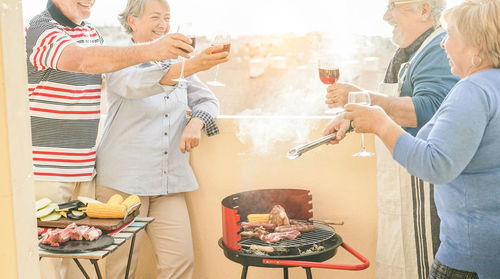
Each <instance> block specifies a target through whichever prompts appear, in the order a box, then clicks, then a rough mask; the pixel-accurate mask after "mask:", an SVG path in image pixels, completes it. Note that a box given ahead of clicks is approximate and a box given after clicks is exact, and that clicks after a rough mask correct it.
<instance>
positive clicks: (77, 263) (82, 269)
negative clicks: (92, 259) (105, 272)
mask: <svg viewBox="0 0 500 279" xmlns="http://www.w3.org/2000/svg"><path fill="white" fill-rule="evenodd" d="M73 261H74V262H75V263H76V265H77V266H78V268H79V269H80V271H81V272H82V273H83V276H85V278H86V279H90V276H89V275H88V274H87V272H86V271H85V269H84V268H83V266H82V264H81V263H80V261H78V259H76V258H73Z"/></svg>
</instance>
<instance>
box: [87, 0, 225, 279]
mask: <svg viewBox="0 0 500 279" xmlns="http://www.w3.org/2000/svg"><path fill="white" fill-rule="evenodd" d="M119 19H120V22H121V23H122V25H123V27H124V28H125V30H126V31H127V32H128V33H130V34H131V35H132V42H131V43H143V42H148V41H152V40H155V39H157V38H159V37H161V36H163V35H164V34H166V33H167V32H168V31H169V28H170V25H169V20H170V9H169V6H168V4H167V2H166V1H165V0H129V1H128V3H127V7H126V8H125V10H124V12H123V13H122V14H120V16H119ZM221 50H222V46H215V47H211V48H208V49H206V50H204V51H202V52H201V53H200V54H198V55H196V56H194V57H193V58H191V59H188V60H186V62H185V67H184V73H185V75H186V76H187V78H186V79H187V82H183V83H179V84H176V83H175V82H174V81H173V80H172V79H175V78H178V77H179V74H180V68H181V65H180V63H179V62H178V61H171V60H165V61H156V62H148V63H143V64H140V65H136V66H132V67H129V68H126V69H123V70H121V71H117V72H114V73H109V74H107V75H106V81H107V101H108V113H107V119H106V122H105V128H104V132H103V136H102V140H101V143H100V145H99V148H98V151H97V163H96V168H97V177H96V185H97V187H96V197H97V199H99V200H101V201H104V202H105V201H107V200H108V199H109V197H110V196H112V195H113V194H120V195H122V196H124V197H125V196H127V195H130V194H136V195H138V196H140V198H141V204H142V205H141V208H140V215H142V216H153V217H155V221H154V222H153V223H152V224H150V225H149V226H148V228H147V230H146V233H147V234H148V236H149V238H150V240H151V242H152V245H153V249H154V252H155V255H156V259H157V273H158V276H157V278H165V279H166V278H186V279H189V278H191V277H192V273H193V260H194V255H193V246H192V239H191V229H190V224H189V214H188V210H187V207H186V202H185V199H184V193H185V192H188V191H193V190H195V189H197V188H198V184H197V182H196V178H195V176H194V174H193V170H192V169H191V166H190V165H189V151H191V150H192V149H193V148H195V147H196V146H198V144H199V141H200V136H201V130H205V132H206V134H207V135H208V136H211V135H215V134H217V133H218V129H217V125H216V123H215V121H214V118H215V117H216V115H217V113H218V110H219V103H218V101H217V99H216V98H215V96H214V94H213V93H212V92H211V91H210V90H209V89H208V88H207V87H206V86H205V85H204V84H203V83H202V82H201V81H200V80H199V79H198V78H197V77H196V75H193V74H194V73H196V72H199V71H204V70H207V69H210V68H211V67H213V66H215V65H217V64H220V63H223V62H226V61H228V59H227V56H228V52H220V53H217V52H218V51H221ZM213 52H215V54H212V53H213ZM188 109H191V115H190V117H189V118H187V117H186V110H188ZM186 151H187V152H186ZM141 238H142V236H139V235H138V238H137V239H136V243H135V248H139V247H140V243H141ZM127 252H128V249H119V251H117V252H116V253H113V254H112V255H110V256H109V257H108V258H107V264H106V274H107V278H123V277H124V273H125V266H126V263H127V260H126V257H127ZM133 255H134V258H133V261H132V265H131V276H130V277H131V278H133V277H134V271H135V266H136V262H137V256H138V255H139V253H138V249H134V252H133Z"/></svg>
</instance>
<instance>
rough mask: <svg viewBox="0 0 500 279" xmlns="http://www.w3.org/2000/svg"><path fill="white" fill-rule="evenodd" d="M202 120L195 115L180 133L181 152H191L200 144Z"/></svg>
mask: <svg viewBox="0 0 500 279" xmlns="http://www.w3.org/2000/svg"><path fill="white" fill-rule="evenodd" d="M203 125H204V123H203V121H202V120H201V119H199V118H197V117H194V118H191V120H190V121H189V123H188V124H187V126H186V128H184V132H183V133H182V137H181V143H180V146H179V147H180V148H181V152H182V153H185V152H186V151H187V152H191V150H192V149H194V148H195V147H197V146H198V144H200V137H201V129H202V128H203Z"/></svg>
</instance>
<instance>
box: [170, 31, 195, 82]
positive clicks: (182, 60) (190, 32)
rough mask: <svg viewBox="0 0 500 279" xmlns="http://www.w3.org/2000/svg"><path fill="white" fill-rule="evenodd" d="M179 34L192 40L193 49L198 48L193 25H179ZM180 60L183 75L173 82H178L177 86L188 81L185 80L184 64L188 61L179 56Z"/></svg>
mask: <svg viewBox="0 0 500 279" xmlns="http://www.w3.org/2000/svg"><path fill="white" fill-rule="evenodd" d="M177 32H182V33H183V34H184V35H185V36H186V37H188V38H190V39H191V46H192V47H193V48H195V46H196V35H195V33H194V31H193V28H192V26H191V24H189V23H185V24H183V25H179V26H178V28H177ZM179 59H180V60H181V62H182V65H181V73H180V76H179V78H176V79H173V81H175V82H177V85H180V83H184V82H187V80H186V79H185V78H184V62H185V61H186V60H185V59H184V57H182V56H179Z"/></svg>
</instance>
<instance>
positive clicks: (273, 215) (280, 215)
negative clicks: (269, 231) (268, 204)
mask: <svg viewBox="0 0 500 279" xmlns="http://www.w3.org/2000/svg"><path fill="white" fill-rule="evenodd" d="M269 223H271V224H275V225H276V226H283V225H285V226H287V225H290V221H289V220H288V216H287V215H286V212H285V209H284V208H283V206H281V205H279V204H278V205H275V206H274V207H273V208H272V209H271V212H270V213H269Z"/></svg>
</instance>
